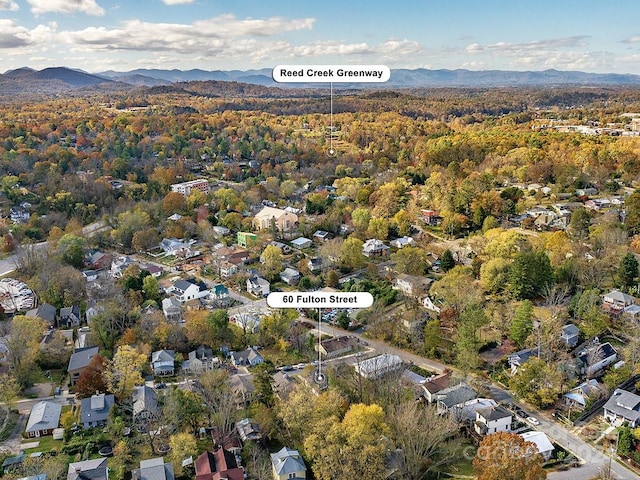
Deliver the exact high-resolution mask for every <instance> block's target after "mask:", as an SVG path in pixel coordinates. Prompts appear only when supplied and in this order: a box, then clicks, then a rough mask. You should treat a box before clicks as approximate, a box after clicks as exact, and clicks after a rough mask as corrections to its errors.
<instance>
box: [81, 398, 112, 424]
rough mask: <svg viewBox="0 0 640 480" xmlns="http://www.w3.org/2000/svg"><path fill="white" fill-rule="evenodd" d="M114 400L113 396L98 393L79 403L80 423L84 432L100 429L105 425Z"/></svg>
mask: <svg viewBox="0 0 640 480" xmlns="http://www.w3.org/2000/svg"><path fill="white" fill-rule="evenodd" d="M114 403H115V398H114V396H113V394H111V393H110V394H108V395H107V394H104V393H100V394H97V395H92V396H91V398H83V399H82V402H81V403H80V423H82V425H83V426H84V428H85V430H86V429H88V428H91V427H101V426H104V425H106V424H107V420H108V419H109V411H110V410H111V407H113V404H114Z"/></svg>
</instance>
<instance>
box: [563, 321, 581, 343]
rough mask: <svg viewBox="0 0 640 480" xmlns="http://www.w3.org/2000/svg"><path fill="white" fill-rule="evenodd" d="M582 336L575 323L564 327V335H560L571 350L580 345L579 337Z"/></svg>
mask: <svg viewBox="0 0 640 480" xmlns="http://www.w3.org/2000/svg"><path fill="white" fill-rule="evenodd" d="M579 336H580V330H578V327H576V326H575V325H574V324H573V323H568V324H566V325H565V326H564V327H562V333H560V339H561V340H562V342H563V343H564V344H565V345H566V346H567V347H569V348H573V347H575V346H576V345H577V344H578V337H579Z"/></svg>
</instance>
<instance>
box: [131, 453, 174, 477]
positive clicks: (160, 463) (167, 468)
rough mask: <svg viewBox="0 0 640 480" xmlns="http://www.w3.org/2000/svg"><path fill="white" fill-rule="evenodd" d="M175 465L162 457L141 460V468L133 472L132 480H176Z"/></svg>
mask: <svg viewBox="0 0 640 480" xmlns="http://www.w3.org/2000/svg"><path fill="white" fill-rule="evenodd" d="M174 479H175V475H174V474H173V463H171V462H169V463H164V459H163V458H162V457H157V458H150V459H148V460H140V468H136V469H134V470H132V471H131V480H174Z"/></svg>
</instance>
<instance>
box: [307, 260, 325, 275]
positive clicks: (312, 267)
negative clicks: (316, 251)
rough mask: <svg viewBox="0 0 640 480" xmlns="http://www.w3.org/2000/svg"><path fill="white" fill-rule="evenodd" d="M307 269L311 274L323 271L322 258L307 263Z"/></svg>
mask: <svg viewBox="0 0 640 480" xmlns="http://www.w3.org/2000/svg"><path fill="white" fill-rule="evenodd" d="M307 267H308V268H309V271H310V272H311V273H318V272H321V271H322V259H321V258H320V257H312V258H310V259H309V260H308V261H307Z"/></svg>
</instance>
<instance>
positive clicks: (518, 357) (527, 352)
mask: <svg viewBox="0 0 640 480" xmlns="http://www.w3.org/2000/svg"><path fill="white" fill-rule="evenodd" d="M536 356H538V349H537V348H525V349H524V350H520V351H519V352H515V353H512V354H510V355H508V356H507V363H508V364H509V366H510V367H511V373H514V374H515V373H516V372H517V371H518V368H520V367H521V366H522V365H524V364H525V363H526V362H527V360H529V359H530V358H531V357H536Z"/></svg>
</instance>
